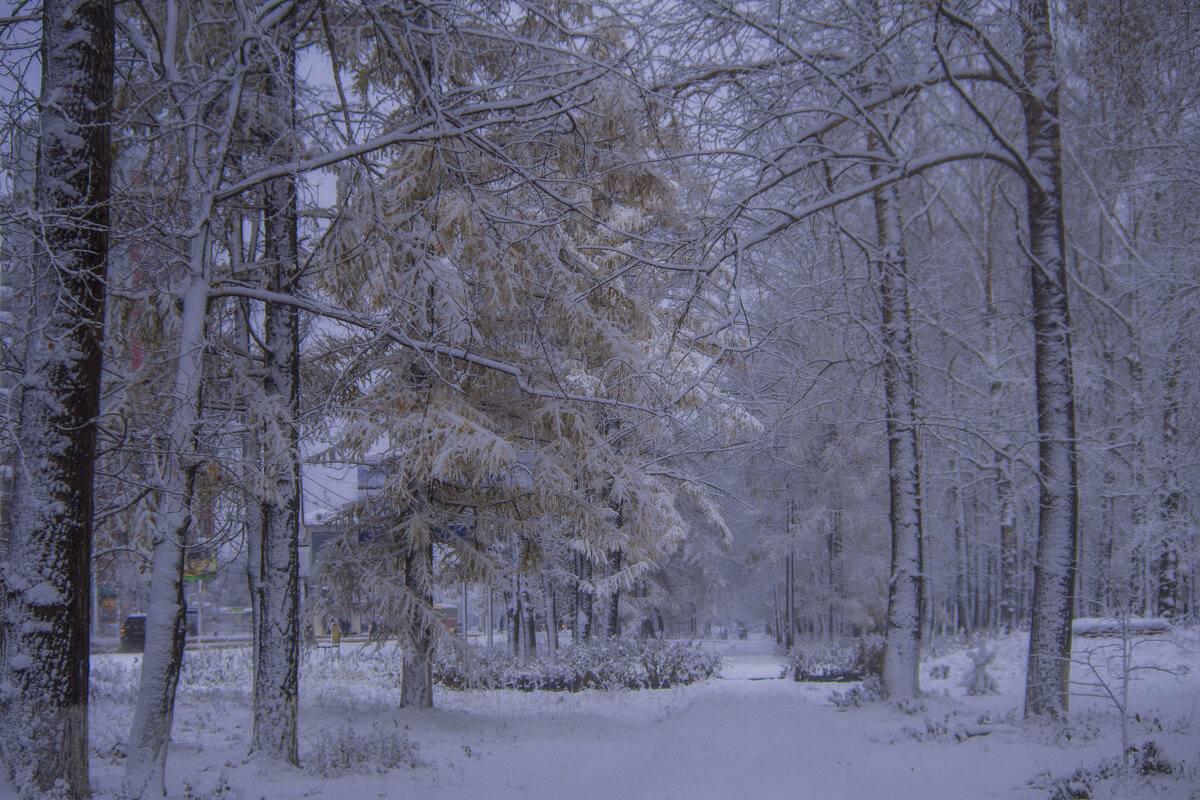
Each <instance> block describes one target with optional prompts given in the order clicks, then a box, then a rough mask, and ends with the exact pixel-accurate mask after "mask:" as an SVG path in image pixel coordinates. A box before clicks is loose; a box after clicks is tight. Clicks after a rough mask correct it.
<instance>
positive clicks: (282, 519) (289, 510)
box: [250, 23, 300, 765]
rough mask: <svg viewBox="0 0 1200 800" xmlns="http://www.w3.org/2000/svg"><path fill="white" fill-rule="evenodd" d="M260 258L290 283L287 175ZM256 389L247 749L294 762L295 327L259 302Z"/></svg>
mask: <svg viewBox="0 0 1200 800" xmlns="http://www.w3.org/2000/svg"><path fill="white" fill-rule="evenodd" d="M293 47H294V43H293V41H292V26H291V24H290V23H283V24H281V25H280V28H279V34H278V36H277V37H276V46H275V47H274V48H272V49H271V50H270V51H269V52H271V53H272V57H271V58H270V59H269V61H268V64H267V70H266V74H265V76H264V83H265V86H264V92H263V94H264V99H265V100H266V102H267V103H268V104H269V109H270V111H269V114H268V116H267V117H266V118H267V119H268V120H269V124H268V125H267V126H266V130H265V131H264V132H265V133H266V134H267V135H266V136H265V137H264V145H265V146H266V148H267V151H268V160H269V161H270V162H272V163H279V164H286V163H289V162H290V161H292V160H293V158H294V157H295V149H296V148H295V138H294V137H295V132H294V131H295V105H296V63H295V53H294V50H293ZM262 197H263V232H264V238H263V242H264V252H263V255H264V260H265V262H266V266H265V269H266V272H267V276H268V279H267V289H268V290H270V291H272V292H275V293H278V294H295V293H296V292H298V290H299V288H300V287H299V281H300V265H299V260H298V256H297V229H296V224H297V218H296V182H295V180H294V179H293V178H291V177H284V178H277V179H275V180H272V181H269V182H268V183H267V184H266V185H264V187H263V194H262ZM263 328H264V337H263V340H264V341H263V346H264V353H263V357H264V365H263V395H264V398H265V401H266V405H267V407H268V408H272V409H273V413H272V420H271V421H270V422H271V424H270V425H267V426H266V430H268V431H273V432H274V433H273V435H263V436H261V437H260V441H261V444H262V446H263V447H264V458H263V468H264V470H265V477H266V482H265V483H266V485H267V486H269V487H270V489H269V490H268V492H267V496H266V498H265V499H264V501H263V503H262V518H261V524H262V540H261V546H260V547H259V548H258V552H257V554H256V555H257V558H258V561H257V565H258V581H257V583H258V592H259V597H258V598H257V600H258V602H257V604H256V605H257V608H258V612H259V613H258V615H257V619H256V623H257V626H256V628H255V630H254V654H255V656H256V659H255V663H254V693H253V699H252V708H253V722H252V729H251V736H250V750H251V752H262V753H264V754H266V755H267V756H269V757H270V758H274V759H279V760H282V761H286V762H287V763H289V764H292V765H298V764H299V755H298V752H297V745H296V714H297V705H298V694H297V693H298V683H299V681H298V660H299V632H300V558H299V540H300V430H299V422H298V421H299V417H300V324H299V311H298V310H297V309H296V308H295V307H294V306H281V305H279V304H276V303H267V304H266V308H265V310H264V319H263Z"/></svg>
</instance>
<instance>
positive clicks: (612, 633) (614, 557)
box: [604, 550, 622, 639]
mask: <svg viewBox="0 0 1200 800" xmlns="http://www.w3.org/2000/svg"><path fill="white" fill-rule="evenodd" d="M621 557H622V554H621V551H620V550H614V551H613V552H612V553H611V554H610V555H609V558H608V566H609V573H610V574H611V575H616V574H617V573H619V572H620V571H621ZM607 611H608V613H607V614H606V615H605V622H604V636H605V638H608V639H614V638H616V637H618V636H620V635H621V590H620V589H619V588H618V587H617V586H616V585H614V586H613V591H612V594H611V595H610V596H609V598H608V610H607Z"/></svg>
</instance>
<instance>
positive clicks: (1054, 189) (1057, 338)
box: [1019, 0, 1079, 717]
mask: <svg viewBox="0 0 1200 800" xmlns="http://www.w3.org/2000/svg"><path fill="white" fill-rule="evenodd" d="M1019 13H1020V19H1021V21H1022V27H1023V31H1024V37H1025V38H1024V54H1025V72H1024V77H1025V88H1024V89H1023V91H1022V92H1021V105H1022V108H1023V111H1024V114H1025V124H1026V137H1027V141H1028V157H1027V161H1028V164H1029V166H1030V169H1031V170H1032V173H1033V174H1032V175H1030V176H1027V180H1026V192H1027V197H1028V204H1029V245H1030V255H1031V257H1032V262H1033V263H1032V265H1031V275H1032V288H1033V320H1034V323H1033V324H1034V343H1035V344H1034V347H1035V351H1034V361H1035V371H1036V376H1037V377H1036V388H1037V410H1038V475H1039V479H1040V484H1041V491H1040V501H1039V508H1038V550H1037V562H1036V564H1035V565H1034V587H1033V607H1032V625H1031V630H1030V634H1029V666H1028V670H1027V672H1026V676H1025V715H1026V716H1027V717H1030V716H1043V715H1050V716H1060V715H1062V714H1064V713H1065V712H1066V711H1067V708H1068V697H1069V691H1070V686H1069V675H1070V657H1071V618H1072V607H1073V602H1074V597H1073V595H1074V588H1075V558H1076V536H1077V531H1078V487H1079V481H1078V474H1077V471H1078V460H1077V456H1076V438H1075V390H1074V378H1073V375H1072V366H1071V336H1070V326H1071V320H1070V314H1069V312H1068V306H1067V274H1066V263H1065V260H1064V247H1063V243H1064V232H1063V204H1062V143H1061V139H1060V131H1059V122H1058V119H1059V110H1058V77H1057V74H1056V71H1055V61H1054V58H1055V55H1054V39H1053V35H1052V33H1051V30H1050V8H1049V4H1048V2H1047V0H1020V3H1019Z"/></svg>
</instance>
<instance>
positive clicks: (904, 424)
mask: <svg viewBox="0 0 1200 800" xmlns="http://www.w3.org/2000/svg"><path fill="white" fill-rule="evenodd" d="M877 171H878V170H876V169H873V172H877ZM874 200H875V222H876V232H877V235H878V242H879V253H878V256H877V264H876V266H877V268H878V270H879V288H880V297H881V302H882V309H881V312H882V323H883V345H884V356H883V369H884V391H885V395H886V397H885V401H886V406H887V436H888V467H889V469H888V484H889V494H890V498H891V507H890V511H889V513H888V519H889V521H890V523H891V529H892V563H891V575H890V577H889V579H888V616H887V635H886V647H885V654H884V664H883V682H884V685H885V686H886V687H887V690H888V694H890V695H891V696H893V697H912V696H913V695H915V694H916V693H917V691H918V689H919V682H918V681H919V679H918V669H919V666H920V658H921V608H920V605H921V582H922V573H921V476H920V457H919V452H918V446H917V414H916V391H915V381H914V366H913V351H912V324H911V321H910V314H911V312H910V310H909V297H908V272H907V269H908V265H907V262H906V258H905V253H904V239H903V234H902V228H901V222H900V209H899V200H898V197H897V192H896V187H895V186H886V187H884V188H882V189H878V190H876V192H875V195H874Z"/></svg>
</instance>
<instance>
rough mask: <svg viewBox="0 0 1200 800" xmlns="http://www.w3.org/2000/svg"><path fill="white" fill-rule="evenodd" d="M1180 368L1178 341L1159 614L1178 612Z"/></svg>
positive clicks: (1166, 447) (1166, 417) (1167, 420)
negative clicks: (1177, 449)
mask: <svg viewBox="0 0 1200 800" xmlns="http://www.w3.org/2000/svg"><path fill="white" fill-rule="evenodd" d="M1182 369H1183V363H1182V358H1181V356H1180V353H1179V340H1178V339H1176V340H1175V341H1174V342H1172V344H1171V349H1170V353H1169V355H1168V365H1167V386H1166V402H1165V403H1164V406H1163V454H1164V456H1163V462H1164V465H1165V466H1164V469H1163V488H1162V498H1163V500H1162V518H1163V530H1164V536H1163V544H1162V549H1161V551H1160V555H1159V561H1158V603H1157V609H1156V611H1157V613H1158V616H1160V617H1164V618H1166V619H1175V618H1176V617H1177V616H1178V615H1179V595H1180V591H1179V590H1180V580H1179V549H1180V542H1179V536H1180V530H1179V528H1180V527H1181V525H1180V522H1181V517H1182V515H1183V491H1182V490H1181V489H1180V487H1179V475H1178V473H1177V471H1176V467H1175V463H1176V456H1175V450H1176V448H1177V447H1178V442H1179V374H1180V372H1181V370H1182Z"/></svg>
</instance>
